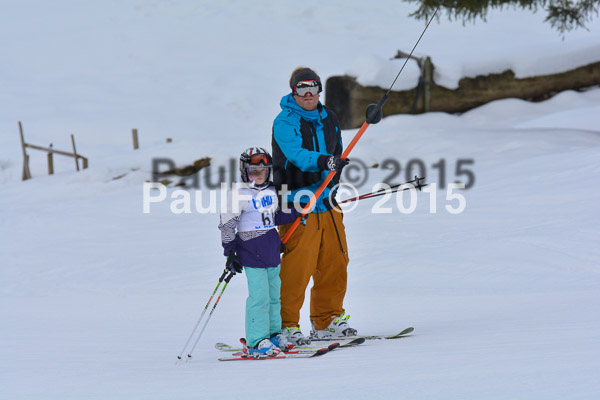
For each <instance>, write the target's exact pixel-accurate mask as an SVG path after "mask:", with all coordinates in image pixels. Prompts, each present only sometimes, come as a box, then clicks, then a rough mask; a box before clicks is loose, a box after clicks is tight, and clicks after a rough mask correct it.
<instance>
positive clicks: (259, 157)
mask: <svg viewBox="0 0 600 400" xmlns="http://www.w3.org/2000/svg"><path fill="white" fill-rule="evenodd" d="M248 164H250V165H256V166H258V165H260V164H262V165H264V166H267V165H271V160H270V157H267V155H266V154H255V155H253V156H250V162H249V163H248Z"/></svg>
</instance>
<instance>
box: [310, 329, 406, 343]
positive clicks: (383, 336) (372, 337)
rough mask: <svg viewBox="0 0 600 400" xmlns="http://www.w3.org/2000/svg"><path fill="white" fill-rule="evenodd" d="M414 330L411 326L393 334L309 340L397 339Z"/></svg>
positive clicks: (312, 340) (313, 340)
mask: <svg viewBox="0 0 600 400" xmlns="http://www.w3.org/2000/svg"><path fill="white" fill-rule="evenodd" d="M414 330H415V328H413V327H409V328H406V329H404V330H403V331H401V332H398V333H396V334H395V335H370V336H343V337H327V338H322V339H317V338H311V339H310V341H311V342H330V341H332V340H337V341H339V340H343V339H361V338H362V339H365V340H384V339H399V338H403V337H406V335H408V334H409V333H412V332H413V331H414Z"/></svg>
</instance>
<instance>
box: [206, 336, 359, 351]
mask: <svg viewBox="0 0 600 400" xmlns="http://www.w3.org/2000/svg"><path fill="white" fill-rule="evenodd" d="M338 339H342V340H343V339H345V338H338ZM365 340H366V339H365V338H363V337H357V338H355V339H352V340H350V341H349V342H347V343H344V344H340V343H337V342H336V343H332V344H330V345H329V347H331V346H334V345H336V346H335V347H333V348H331V349H330V350H333V349H335V348H337V347H339V348H341V349H343V348H347V347H355V346H358V345H359V344H362V343H364V342H365ZM320 348H321V346H296V347H294V348H293V349H292V350H291V351H289V352H288V353H292V354H294V353H310V352H312V351H315V350H318V349H320ZM215 349H217V350H221V351H229V352H232V353H234V355H237V354H241V353H242V352H243V351H244V349H243V348H240V347H233V346H230V345H228V344H227V343H221V342H219V343H215Z"/></svg>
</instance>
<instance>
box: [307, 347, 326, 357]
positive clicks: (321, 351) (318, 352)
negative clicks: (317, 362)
mask: <svg viewBox="0 0 600 400" xmlns="http://www.w3.org/2000/svg"><path fill="white" fill-rule="evenodd" d="M328 352H329V348H328V347H325V348H324V349H319V350H317V351H315V353H314V354H313V355H312V356H311V357H317V356H322V355H323V354H325V353H328Z"/></svg>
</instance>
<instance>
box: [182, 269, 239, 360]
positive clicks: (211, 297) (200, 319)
mask: <svg viewBox="0 0 600 400" xmlns="http://www.w3.org/2000/svg"><path fill="white" fill-rule="evenodd" d="M228 271H229V270H228V269H227V268H225V270H224V271H223V274H222V275H221V277H220V278H219V283H217V287H216V288H215V290H214V291H213V293H212V295H211V296H210V299H208V303H206V306H204V311H202V314H201V315H200V318H198V322H196V326H194V329H193V330H192V333H191V334H190V337H189V338H188V340H187V342H185V345H184V346H183V349H181V353H179V355H178V356H177V360H181V356H182V355H183V352H184V351H185V349H186V347H187V346H188V344H189V343H190V340H192V337H193V336H194V333H195V332H196V329H198V325H200V321H202V317H204V314H206V310H207V309H208V306H209V304H210V302H211V301H212V299H213V297H214V296H215V293H217V290H219V286H221V282H223V279H225V275H227V272H228Z"/></svg>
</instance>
